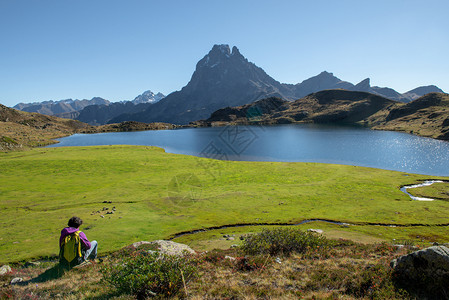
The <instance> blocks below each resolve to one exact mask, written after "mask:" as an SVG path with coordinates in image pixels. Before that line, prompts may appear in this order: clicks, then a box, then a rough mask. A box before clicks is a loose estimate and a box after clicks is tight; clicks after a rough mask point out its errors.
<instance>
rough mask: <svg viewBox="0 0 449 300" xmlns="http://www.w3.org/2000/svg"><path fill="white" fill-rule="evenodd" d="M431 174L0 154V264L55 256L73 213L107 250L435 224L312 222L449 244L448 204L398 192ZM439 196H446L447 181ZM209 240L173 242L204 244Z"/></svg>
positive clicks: (72, 151) (86, 153)
mask: <svg viewBox="0 0 449 300" xmlns="http://www.w3.org/2000/svg"><path fill="white" fill-rule="evenodd" d="M438 178H440V179H445V180H447V179H448V178H443V177H432V179H438ZM425 179H429V176H424V175H416V174H406V173H403V172H393V171H386V170H379V169H373V168H363V167H354V166H345V165H332V164H317V163H283V162H233V161H216V160H210V159H205V158H197V157H193V156H186V155H177V154H169V153H165V152H164V150H163V149H160V148H156V147H143V146H98V147H97V146H96V147H68V148H39V149H32V150H29V151H23V152H10V153H0V225H1V234H0V262H13V261H19V260H24V259H31V258H35V257H40V256H47V255H55V254H57V253H58V238H59V233H60V230H61V229H62V228H63V227H65V226H66V223H67V220H68V219H69V218H70V217H71V216H73V215H77V216H79V217H81V218H82V219H83V220H84V224H83V226H82V227H81V229H82V230H83V231H84V232H85V233H86V235H87V237H88V238H89V239H90V240H94V239H95V240H97V241H99V245H100V246H99V247H100V248H99V249H100V252H103V253H104V252H109V251H114V250H117V249H119V248H121V247H124V246H126V245H129V244H131V243H133V242H136V241H141V240H155V239H164V238H168V237H170V236H172V235H174V234H176V233H178V232H182V231H187V230H192V229H200V228H207V227H211V226H220V225H226V224H235V223H291V224H295V223H298V222H300V221H302V220H305V219H314V218H319V219H330V220H336V221H340V222H347V223H365V222H373V223H387V224H414V223H419V224H425V225H429V226H420V227H381V226H367V225H360V226H349V227H343V226H338V225H330V224H316V223H310V224H308V225H307V226H308V227H311V228H316V227H317V226H319V227H321V228H323V229H325V231H326V230H327V231H329V232H330V234H331V235H332V234H334V236H335V237H337V236H338V237H345V234H346V235H347V236H348V237H351V236H352V237H355V238H356V239H358V238H360V239H369V238H372V239H373V240H382V239H383V240H392V239H398V240H399V239H402V240H407V239H420V240H421V241H429V242H432V241H437V242H446V241H448V238H447V237H448V236H449V229H448V227H447V226H434V225H437V224H444V223H449V218H448V215H449V202H448V201H444V200H436V201H433V202H420V201H412V200H411V199H410V198H409V197H408V196H407V195H405V194H404V193H402V192H401V191H400V190H399V188H400V187H401V186H403V185H408V184H413V183H416V182H419V181H421V180H425ZM436 189H437V190H438V191H440V190H443V191H446V192H447V184H446V186H445V187H443V186H442V185H439V186H438V187H437V188H436ZM429 191H431V193H432V194H435V193H437V192H438V191H435V190H432V188H431V187H429ZM425 193H426V192H425V190H424V189H421V190H420V194H425ZM104 201H106V202H110V203H104ZM113 207H115V211H113ZM112 211H113V212H114V213H110V212H112ZM307 226H306V225H303V227H304V228H308V227H307ZM251 228H252V229H251ZM251 228H250V229H251V230H253V229H254V227H251ZM232 230H234V231H235V230H236V229H232ZM232 230H231V229H229V230H228V231H232ZM242 230H243V231H244V229H240V231H239V232H242ZM220 232H224V231H223V230H218V231H215V236H214V238H217V236H216V235H217V234H220ZM207 235H212V232H209V233H207V234H198V235H190V236H185V237H182V238H179V239H178V240H183V241H186V242H190V243H193V244H195V239H197V240H198V241H197V244H198V245H203V246H204V245H205V243H206V242H205V241H206V240H207V239H209V237H207ZM340 235H341V236H340ZM195 236H198V237H197V238H195ZM417 236H418V237H417ZM203 240H204V242H203ZM203 246H202V247H203Z"/></svg>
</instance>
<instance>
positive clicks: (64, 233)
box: [59, 227, 90, 250]
mask: <svg viewBox="0 0 449 300" xmlns="http://www.w3.org/2000/svg"><path fill="white" fill-rule="evenodd" d="M78 230H79V229H78V228H74V227H66V228H64V229H63V230H61V237H60V238H59V246H61V243H62V241H63V240H64V238H65V237H66V236H68V235H70V234H72V233H74V232H77V231H78ZM80 239H81V242H82V244H83V245H82V246H83V249H85V250H88V249H90V242H89V240H88V239H87V237H86V235H85V234H84V232H82V231H80Z"/></svg>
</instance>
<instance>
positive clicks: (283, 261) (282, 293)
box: [0, 240, 416, 299]
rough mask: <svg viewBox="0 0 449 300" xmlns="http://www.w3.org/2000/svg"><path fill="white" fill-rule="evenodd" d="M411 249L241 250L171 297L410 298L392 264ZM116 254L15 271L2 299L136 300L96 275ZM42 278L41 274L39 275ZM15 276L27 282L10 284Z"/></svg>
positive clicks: (204, 262)
mask: <svg viewBox="0 0 449 300" xmlns="http://www.w3.org/2000/svg"><path fill="white" fill-rule="evenodd" d="M413 249H415V247H413V246H406V247H402V248H398V247H396V246H392V245H388V244H370V245H362V244H357V243H353V242H349V241H345V240H340V241H334V242H333V244H332V246H331V247H330V248H326V249H322V250H320V249H319V248H316V249H309V250H308V251H306V252H304V253H302V254H298V253H296V254H292V255H290V256H282V255H279V256H270V255H258V256H244V254H242V252H241V251H240V250H239V249H229V250H213V251H210V252H203V253H200V254H198V256H197V257H196V258H195V260H196V262H197V276H196V277H195V278H194V279H193V280H191V281H189V282H186V285H185V287H184V288H181V290H180V291H179V293H178V294H177V295H175V296H174V297H175V298H187V299H298V298H301V299H408V298H413V297H415V296H416V294H414V292H416V291H413V290H406V289H402V288H401V287H400V286H398V285H396V284H395V281H394V276H393V274H392V270H391V268H390V266H389V264H390V261H391V260H392V259H394V258H396V257H398V256H400V255H404V254H406V253H408V252H410V251H412V250H413ZM125 254H126V255H129V253H128V252H126V251H125V252H122V253H120V252H117V253H116V254H114V255H110V256H108V257H104V258H103V259H104V260H103V261H102V262H97V263H95V262H94V263H92V264H89V265H86V266H84V267H82V268H76V269H73V270H71V271H69V272H66V273H64V274H63V275H62V276H60V277H58V276H53V277H52V276H51V270H52V269H54V266H55V265H56V262H55V261H50V262H46V263H42V264H41V265H40V266H34V265H28V266H26V265H23V264H22V265H20V264H17V265H15V266H13V272H12V273H10V274H7V275H3V276H1V277H0V284H1V285H3V287H2V291H1V294H0V297H2V298H8V297H10V298H11V297H12V298H21V299H35V298H36V299H37V298H42V299H51V298H64V299H81V298H91V299H109V298H116V299H118V298H120V299H135V298H134V296H132V295H120V294H118V293H117V291H116V290H115V289H114V287H113V286H110V285H108V284H107V283H106V282H104V281H103V280H102V278H103V275H102V273H103V272H102V270H103V269H104V268H106V267H108V266H111V265H114V264H119V263H121V260H122V259H123V257H124V256H123V255H125ZM44 271H46V272H45V273H46V275H45V274H44ZM14 277H23V279H24V280H25V282H24V283H23V284H19V285H9V284H8V282H9V281H10V280H11V279H12V278H14Z"/></svg>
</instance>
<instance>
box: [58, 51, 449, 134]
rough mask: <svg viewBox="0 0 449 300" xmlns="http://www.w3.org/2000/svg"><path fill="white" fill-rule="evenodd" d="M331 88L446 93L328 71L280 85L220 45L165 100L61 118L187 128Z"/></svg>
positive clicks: (394, 96)
mask: <svg viewBox="0 0 449 300" xmlns="http://www.w3.org/2000/svg"><path fill="white" fill-rule="evenodd" d="M328 89H345V90H349V91H361V92H368V93H371V94H376V95H379V96H382V97H385V98H388V99H391V100H396V101H401V102H410V101H412V100H414V99H417V98H419V97H421V96H423V95H424V94H426V93H430V92H443V91H442V90H441V89H439V88H438V87H436V86H434V85H430V86H421V87H418V88H415V89H412V90H410V91H408V92H406V93H404V94H401V93H399V92H397V91H395V90H394V89H392V88H388V87H378V86H371V84H370V79H369V78H367V79H364V80H362V81H361V82H359V83H357V84H355V85H354V84H352V83H350V82H348V81H344V80H341V79H340V78H338V77H336V76H334V74H333V73H330V72H327V71H323V72H321V73H320V74H318V75H316V76H313V77H311V78H308V79H306V80H303V81H302V82H301V83H298V84H286V83H280V82H279V81H277V80H275V79H274V78H272V77H271V76H269V75H268V74H267V73H266V72H265V71H264V70H263V69H262V68H260V67H258V66H257V65H255V64H254V63H252V62H250V61H248V59H247V58H245V57H244V56H243V55H242V54H241V53H240V51H239V49H238V48H237V47H236V46H233V47H232V50H231V48H230V47H229V45H227V44H221V45H214V46H213V47H212V49H211V50H210V51H209V53H208V54H206V55H205V56H204V57H203V58H202V59H200V60H199V61H198V63H197V64H196V68H195V71H194V72H193V74H192V76H191V79H190V81H189V82H188V83H187V84H186V85H185V86H184V87H183V88H182V89H181V90H180V91H175V92H173V93H171V94H169V95H168V96H167V97H165V98H163V99H159V101H148V100H145V99H144V98H145V97H146V96H148V95H151V96H158V95H159V94H157V95H154V94H153V93H152V92H151V91H147V92H144V93H143V94H142V95H139V96H137V97H136V98H135V99H134V100H132V101H133V103H134V104H136V103H138V104H145V105H141V106H138V107H131V106H127V105H126V104H124V105H114V106H113V107H106V106H109V105H110V104H103V105H95V106H93V107H87V108H83V109H85V111H84V112H83V111H82V110H79V111H78V112H74V111H67V110H68V109H65V110H64V111H63V112H62V113H59V114H58V116H61V117H68V118H75V119H77V120H82V121H83V122H87V123H89V124H92V125H100V124H106V123H118V122H123V121H138V122H146V123H151V122H167V123H174V124H180V125H182V124H188V123H189V122H192V121H196V120H199V119H206V118H208V117H209V115H210V114H211V113H213V112H214V111H216V110H218V109H220V108H223V107H232V106H240V105H244V104H248V103H252V102H254V101H257V100H260V99H263V98H267V97H280V98H282V99H285V100H289V101H293V100H296V99H301V98H303V97H305V96H307V95H309V94H312V93H316V92H319V91H321V90H328ZM146 93H147V94H146Z"/></svg>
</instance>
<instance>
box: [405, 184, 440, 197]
mask: <svg viewBox="0 0 449 300" xmlns="http://www.w3.org/2000/svg"><path fill="white" fill-rule="evenodd" d="M437 182H444V181H442V180H426V181H424V182H423V183H418V184H413V185H405V186H403V187H401V191H402V192H404V193H406V194H407V195H409V197H410V198H411V199H412V200H416V201H434V200H435V199H432V198H423V197H416V196H413V195H412V194H410V193H409V192H407V189H414V188H418V187H423V186H429V185H432V184H434V183H437Z"/></svg>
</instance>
